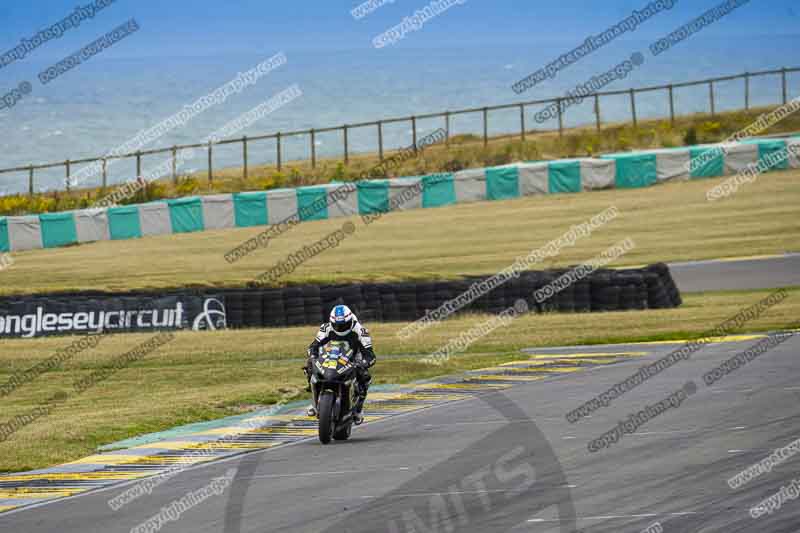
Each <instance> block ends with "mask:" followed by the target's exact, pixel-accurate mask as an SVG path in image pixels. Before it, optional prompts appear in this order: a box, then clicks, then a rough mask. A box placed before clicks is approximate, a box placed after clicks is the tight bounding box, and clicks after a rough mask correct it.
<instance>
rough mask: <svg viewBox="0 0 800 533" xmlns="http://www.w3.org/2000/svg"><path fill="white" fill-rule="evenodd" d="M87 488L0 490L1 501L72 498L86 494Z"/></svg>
mask: <svg viewBox="0 0 800 533" xmlns="http://www.w3.org/2000/svg"><path fill="white" fill-rule="evenodd" d="M87 489H88V487H87V488H81V489H46V488H18V489H11V490H0V499H3V500H24V499H34V498H42V499H47V498H61V497H64V496H72V495H73V494H78V493H79V492H85V491H86V490H87Z"/></svg>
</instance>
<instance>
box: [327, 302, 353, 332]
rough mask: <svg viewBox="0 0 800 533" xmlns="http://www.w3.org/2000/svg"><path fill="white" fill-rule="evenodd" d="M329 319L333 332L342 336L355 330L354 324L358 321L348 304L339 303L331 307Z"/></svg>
mask: <svg viewBox="0 0 800 533" xmlns="http://www.w3.org/2000/svg"><path fill="white" fill-rule="evenodd" d="M329 320H330V323H331V329H332V330H333V332H334V333H336V334H337V335H339V336H340V337H344V336H345V335H347V334H348V333H350V332H351V331H353V325H354V324H355V323H356V315H354V314H353V312H352V311H350V308H349V307H347V306H346V305H337V306H334V308H333V309H331V316H330V317H329Z"/></svg>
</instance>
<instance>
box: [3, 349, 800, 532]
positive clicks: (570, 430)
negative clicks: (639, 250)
mask: <svg viewBox="0 0 800 533" xmlns="http://www.w3.org/2000/svg"><path fill="white" fill-rule="evenodd" d="M783 340H784V342H783V343H782V344H780V345H778V346H776V347H774V348H772V349H771V350H769V351H767V352H766V353H763V354H761V355H760V356H758V357H757V358H755V359H753V360H751V361H750V362H748V363H747V364H745V365H744V366H742V367H740V368H738V369H736V370H734V371H732V372H731V373H729V374H727V375H726V376H724V377H722V378H721V379H720V380H719V381H718V382H716V383H714V384H713V385H711V386H708V385H706V383H705V382H704V380H703V374H704V373H706V372H708V371H709V370H711V369H712V368H714V367H715V366H717V365H719V364H720V363H722V362H723V361H724V360H726V359H728V358H730V357H732V356H734V355H736V354H737V353H740V352H741V351H743V350H745V349H746V348H748V347H749V346H752V345H753V344H755V343H757V342H760V340H759V339H758V338H753V337H748V338H746V339H745V340H740V341H739V342H722V343H717V344H711V345H707V346H705V347H703V348H702V349H701V350H700V351H699V352H697V353H695V354H694V355H693V356H692V357H691V358H689V359H688V360H685V361H680V362H678V363H677V364H675V365H674V366H672V367H671V368H668V369H666V370H664V371H663V372H661V373H660V374H657V375H655V376H652V377H650V378H649V379H648V380H646V381H644V382H643V383H641V384H640V385H639V386H638V387H636V388H634V389H633V390H630V391H628V392H627V393H625V394H624V395H622V396H621V397H619V398H617V399H616V400H614V401H613V402H611V404H610V405H609V406H608V407H601V408H599V409H598V410H596V411H595V412H594V413H592V415H591V416H590V417H587V418H584V419H582V420H579V421H577V422H575V423H570V422H568V421H567V420H566V419H565V415H566V413H567V412H569V411H571V410H573V409H575V408H577V407H579V406H580V405H581V404H583V403H584V402H586V401H588V400H590V399H591V398H593V397H594V396H596V395H598V394H600V393H602V392H604V391H606V390H607V389H608V388H609V387H611V386H612V385H614V384H615V383H617V382H620V381H621V380H623V379H625V378H627V377H629V376H630V375H632V374H634V373H636V371H637V370H638V369H639V368H640V367H641V366H642V365H643V364H645V363H652V362H654V361H655V360H657V359H658V358H659V357H661V356H663V355H665V354H667V353H669V352H670V351H672V350H674V349H676V348H679V347H680V346H681V344H679V343H678V344H666V343H654V344H637V345H628V346H620V345H615V346H594V347H591V348H585V347H584V348H579V349H578V348H568V349H548V350H542V351H530V353H528V354H525V356H524V357H530V358H531V359H530V360H529V361H532V362H534V363H535V362H536V361H540V360H547V358H552V357H553V355H555V354H558V355H561V356H563V357H565V358H566V359H571V360H573V361H578V360H589V361H590V360H592V355H593V354H594V356H595V357H596V358H597V359H598V360H599V359H602V358H604V357H614V356H615V355H619V354H628V356H624V355H623V356H621V357H619V358H617V359H614V360H615V361H619V362H615V363H613V364H600V365H596V366H592V367H591V368H588V369H583V370H582V371H576V372H568V373H564V374H561V375H555V376H553V377H550V378H547V379H543V380H540V381H533V382H519V383H516V382H515V383H514V384H513V386H509V387H507V388H497V389H493V390H492V389H490V390H487V391H480V392H476V394H475V395H472V396H468V397H465V398H464V399H461V400H458V401H452V402H448V403H443V404H438V405H435V406H432V407H430V408H426V409H418V410H413V411H409V412H406V413H402V414H399V415H396V416H391V417H387V418H384V419H381V420H379V421H377V422H372V423H368V424H365V425H364V426H361V427H359V428H356V430H355V431H354V433H353V438H352V439H351V440H350V441H348V442H344V443H334V444H332V445H329V446H322V445H321V444H319V442H318V441H317V440H316V439H315V438H308V439H303V440H299V441H296V442H294V443H292V444H288V445H284V446H281V447H276V448H273V449H271V450H263V451H256V452H252V453H248V454H245V455H239V456H236V457H233V458H230V459H227V460H223V461H218V462H214V463H209V464H205V465H202V466H196V467H193V468H191V469H189V470H186V471H184V472H182V473H180V474H178V475H176V476H175V477H172V478H170V479H169V480H168V481H166V482H165V483H163V484H162V485H160V486H158V487H156V488H155V489H153V491H152V493H151V494H149V495H144V496H142V497H140V498H138V499H136V500H135V501H133V502H131V503H129V504H127V505H125V506H124V507H122V508H121V509H120V510H118V511H113V510H112V509H110V508H109V506H108V504H107V502H108V500H109V499H110V498H112V497H114V496H116V495H118V494H119V493H121V492H122V491H123V490H125V487H120V486H115V487H112V488H108V489H103V490H98V491H92V492H88V493H84V494H81V495H79V496H76V497H73V498H67V499H62V500H57V501H54V502H51V503H48V504H47V505H43V506H39V507H28V508H23V509H20V510H18V511H12V512H10V513H7V514H4V515H2V516H0V531H9V532H11V531H13V532H25V533H37V532H55V531H58V532H64V533H87V532H129V531H131V530H132V528H136V527H137V525H139V524H141V523H143V522H145V521H146V520H147V519H149V518H151V517H153V516H154V515H156V514H157V513H159V511H160V510H161V509H162V507H168V506H170V504H171V503H172V502H173V501H175V500H178V499H181V498H183V497H184V496H185V495H187V493H188V492H190V491H196V490H197V489H200V488H202V487H204V486H206V485H208V484H209V482H210V481H211V480H212V479H213V478H219V477H220V476H224V475H226V472H230V473H231V474H233V471H231V470H230V469H236V470H235V477H234V478H233V482H232V484H231V485H230V486H229V487H227V488H225V489H224V491H222V494H220V495H211V496H210V497H209V498H208V499H207V500H205V501H203V502H202V503H200V504H198V505H196V506H194V507H192V508H189V509H186V510H185V511H184V512H182V513H181V514H179V515H177V516H175V520H174V521H169V522H164V523H160V524H159V525H158V529H156V528H155V526H153V527H151V528H150V529H149V531H157V530H161V531H167V532H187V533H189V532H191V533H200V532H226V533H232V532H239V531H241V532H265V531H276V532H278V531H280V532H289V531H291V532H295V531H308V532H312V531H313V532H317V531H331V532H333V531H336V532H343V531H347V532H379V531H387V532H410V531H416V532H420V533H421V532H426V531H440V532H444V531H447V532H455V531H470V532H475V531H477V532H482V533H489V532H495V531H498V532H499V531H514V532H517V531H519V532H522V531H530V532H545V531H552V532H559V531H563V532H566V531H582V532H587V533H612V532H613V533H618V532H631V533H639V532H641V531H643V530H644V529H645V528H647V527H648V526H651V525H654V524H655V523H658V524H659V525H660V526H661V528H662V529H663V531H665V532H681V533H684V532H704V533H709V532H726V533H736V532H752V531H758V532H763V533H795V532H797V531H798V528H799V527H800V499H797V500H792V499H791V498H788V497H787V498H784V501H782V505H781V507H780V508H779V509H776V510H774V511H773V512H772V513H771V514H769V515H766V516H763V517H760V518H757V519H755V518H752V517H751V516H750V515H749V511H750V509H751V508H752V507H754V506H755V505H757V504H758V503H759V502H761V501H762V500H764V499H765V498H767V497H769V496H771V495H773V494H775V493H778V492H779V491H780V490H781V487H783V486H788V485H789V484H791V483H792V480H793V478H800V467H798V465H800V454H798V456H796V457H793V458H789V459H788V460H786V462H784V463H783V464H780V465H777V466H775V467H774V468H772V469H771V471H770V472H766V473H764V474H763V475H761V476H759V477H757V478H756V479H753V480H751V481H749V482H748V483H746V484H745V485H744V486H742V487H740V488H738V489H737V490H733V489H731V488H730V487H729V485H728V483H727V480H728V479H729V478H731V477H732V476H734V475H735V474H737V473H739V472H740V471H742V470H743V469H744V468H746V467H748V466H751V465H753V464H754V463H756V462H758V461H760V460H762V459H764V458H765V457H767V456H769V455H770V454H771V453H772V451H773V450H774V449H776V448H779V447H783V446H786V445H788V444H790V443H791V442H792V441H794V440H795V439H798V438H799V437H800V410H799V409H798V408H797V405H798V401H800V358H798V350H799V349H800V340H798V338H797V336H794V337H790V338H788V339H783ZM633 354H636V355H633ZM523 367H524V365H523V364H521V365H510V367H509V368H510V369H509V375H513V373H514V368H523ZM523 373H524V372H523ZM690 381H691V382H694V384H695V386H696V392H694V393H693V394H691V395H689V396H688V397H687V398H685V400H683V401H682V403H680V405H678V406H677V407H674V408H671V409H669V410H667V411H665V412H663V413H661V414H660V415H658V416H656V417H655V418H652V419H650V420H649V421H647V422H646V423H644V424H643V425H641V426H640V427H639V428H638V429H637V430H636V432H635V433H633V434H625V435H624V436H623V437H622V438H621V439H620V440H619V441H618V442H616V443H613V444H611V445H610V446H608V447H607V448H604V449H600V450H598V451H596V452H590V451H589V449H588V448H587V444H588V443H589V441H591V440H592V439H595V438H597V437H599V436H600V435H602V434H603V433H605V432H607V431H608V430H610V429H612V428H613V427H614V426H616V425H617V424H618V422H619V421H620V420H623V419H625V418H627V416H628V415H629V414H630V413H633V412H635V411H639V410H641V409H644V408H645V406H646V405H653V404H655V403H657V402H659V401H661V400H663V399H665V398H666V397H668V396H669V395H671V394H673V393H674V392H675V391H678V390H681V389H682V390H690V389H691V388H690V387H687V383H688V382H690ZM799 482H800V480H799ZM784 493H785V494H789V493H788V492H786V491H784ZM145 530H148V529H135V531H145ZM654 531H657V529H654Z"/></svg>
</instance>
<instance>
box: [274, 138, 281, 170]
mask: <svg viewBox="0 0 800 533" xmlns="http://www.w3.org/2000/svg"><path fill="white" fill-rule="evenodd" d="M275 152H276V154H277V160H276V163H277V164H278V172H280V171H281V132H278V133H276V134H275Z"/></svg>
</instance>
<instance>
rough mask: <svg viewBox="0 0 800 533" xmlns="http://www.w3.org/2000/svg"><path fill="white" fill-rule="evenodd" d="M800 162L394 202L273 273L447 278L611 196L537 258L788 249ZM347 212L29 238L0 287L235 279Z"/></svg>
mask: <svg viewBox="0 0 800 533" xmlns="http://www.w3.org/2000/svg"><path fill="white" fill-rule="evenodd" d="M799 177H800V172H798V171H785V172H776V173H770V174H767V175H764V176H762V177H760V178H759V179H758V181H757V182H755V183H754V184H750V185H745V186H744V187H742V188H741V189H740V190H739V192H738V193H737V194H735V195H734V196H733V197H731V198H729V199H726V200H724V201H718V202H713V203H711V202H707V201H706V199H705V192H706V190H707V189H708V188H709V187H711V186H713V185H714V184H716V183H719V182H720V181H721V179H723V178H718V179H710V180H693V181H690V182H681V183H670V184H665V185H659V186H655V187H651V188H647V189H637V190H609V191H596V192H590V193H583V194H565V195H548V196H531V197H524V198H519V199H515V200H508V201H497V202H480V203H472V204H460V205H454V206H449V207H444V208H439V209H417V210H412V211H404V212H394V213H390V214H388V215H386V216H385V217H383V218H382V219H380V220H378V221H376V222H374V223H372V224H370V225H369V226H367V225H365V224H364V223H363V222H362V221H361V220H360V219H358V218H355V219H354V221H355V223H356V232H355V233H354V234H353V235H351V236H349V237H348V238H347V239H346V240H344V241H343V242H342V243H341V245H340V246H339V247H338V248H335V249H330V250H326V251H325V252H324V253H322V254H320V255H318V256H317V257H314V258H312V259H311V260H309V261H307V262H306V263H304V264H302V265H301V266H300V267H298V268H297V270H295V271H294V272H293V273H292V274H291V275H288V276H285V277H284V278H281V279H280V280H278V281H279V283H300V282H307V281H323V282H324V281H336V282H341V281H344V280H396V279H408V278H454V277H458V276H461V275H466V274H484V273H490V272H495V271H498V270H499V269H501V268H503V267H505V266H508V265H510V264H511V263H512V262H513V260H514V258H515V257H517V256H520V255H523V254H528V253H529V252H530V251H531V250H533V249H536V248H538V247H540V246H542V245H544V244H545V243H547V242H548V241H550V240H552V239H554V238H557V237H558V236H559V235H561V234H562V233H563V232H565V231H566V230H567V229H568V228H569V227H570V226H571V225H573V224H578V223H580V222H583V221H586V220H588V219H589V218H590V217H591V216H593V215H595V214H597V213H599V212H601V211H602V210H604V209H606V208H608V207H609V206H611V205H615V206H617V207H618V208H619V211H620V216H619V217H618V218H617V219H616V220H614V221H612V222H611V223H609V224H608V225H606V226H605V227H603V228H601V229H599V230H597V231H596V232H595V233H594V234H592V236H591V237H589V238H585V239H582V240H579V241H578V243H577V245H576V246H575V247H572V248H566V249H564V250H563V251H562V252H561V253H560V255H558V256H557V257H555V258H554V259H552V261H549V262H548V263H547V264H544V265H542V266H543V267H550V266H556V265H557V266H564V265H569V264H575V263H578V262H581V261H585V260H587V259H590V258H592V257H593V256H595V255H596V254H598V253H599V252H601V251H602V250H604V249H606V248H607V247H608V246H609V245H611V244H612V243H615V242H617V241H619V240H621V239H623V238H625V237H631V238H633V239H634V241H635V243H636V248H635V249H634V250H633V251H631V252H629V253H628V254H627V255H626V256H624V257H623V258H622V259H621V261H620V264H628V265H632V264H642V263H652V262H657V261H674V260H696V259H710V258H717V257H731V256H742V255H753V254H768V253H780V252H784V251H796V250H797V249H798V237H799V236H800V218H798V207H797V206H798V205H800V180H798V178H799ZM347 220H348V219H344V218H338V219H332V220H325V221H317V222H304V223H302V224H299V225H297V226H296V227H295V228H294V229H292V230H290V232H289V233H287V234H285V235H282V236H280V237H278V238H276V239H274V240H272V241H271V242H270V244H269V247H268V248H265V249H258V250H256V251H254V252H253V253H251V254H250V255H249V256H248V257H246V258H244V259H242V260H240V261H238V262H236V263H234V264H232V265H231V264H229V263H227V262H226V261H225V260H224V258H223V256H224V254H225V253H226V252H227V251H228V250H230V249H231V248H232V247H234V246H236V245H238V244H239V243H241V242H242V241H244V240H246V239H249V238H251V237H253V236H255V235H256V234H258V233H259V232H261V231H263V228H241V229H229V230H219V231H207V232H201V233H195V234H179V235H169V236H160V237H149V238H144V239H137V240H126V241H104V242H97V243H92V244H86V245H80V246H73V247H67V248H55V249H47V250H32V251H28V252H20V253H16V254H14V259H15V261H16V263H15V264H14V266H12V267H11V268H9V269H7V270H5V271H3V272H0V276H2V280H3V285H2V288H0V294H12V293H28V292H51V291H64V290H85V289H104V290H122V289H138V288H165V287H183V286H203V287H212V286H215V287H220V286H243V285H245V284H246V283H248V282H249V281H251V280H252V279H253V278H254V277H256V276H257V275H258V274H260V273H262V272H263V271H265V270H267V269H269V268H270V267H272V266H273V265H274V264H275V263H276V262H278V261H280V260H283V259H285V257H286V256H287V255H288V254H290V253H293V252H295V251H297V250H298V249H300V248H302V247H303V246H304V245H309V244H311V243H313V242H314V241H316V240H318V239H321V238H322V237H324V236H325V235H327V234H329V233H330V232H331V231H333V230H334V229H337V228H340V227H341V225H342V224H343V223H344V222H345V221H347Z"/></svg>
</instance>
